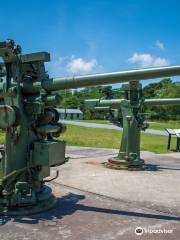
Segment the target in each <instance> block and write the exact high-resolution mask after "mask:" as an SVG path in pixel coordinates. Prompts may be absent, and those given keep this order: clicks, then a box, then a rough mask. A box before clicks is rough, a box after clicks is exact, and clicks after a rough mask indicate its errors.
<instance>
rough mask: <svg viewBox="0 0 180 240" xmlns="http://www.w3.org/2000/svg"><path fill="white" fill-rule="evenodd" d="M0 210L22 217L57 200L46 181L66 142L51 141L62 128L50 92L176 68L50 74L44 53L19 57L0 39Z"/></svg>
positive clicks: (176, 69) (177, 69)
mask: <svg viewBox="0 0 180 240" xmlns="http://www.w3.org/2000/svg"><path fill="white" fill-rule="evenodd" d="M0 57H1V58H2V60H3V61H2V62H1V63H0V80H1V81H0V128H2V129H3V130H4V131H5V134H6V140H5V147H4V148H1V149H0V152H1V159H0V214H1V215H3V214H4V215H24V214H30V213H36V212H40V211H43V210H46V209H49V208H50V207H52V206H53V204H54V203H55V201H56V199H55V197H54V196H53V195H52V193H51V189H50V188H48V187H47V186H46V185H45V182H46V181H47V180H46V179H45V178H46V177H48V176H49V175H50V167H51V166H57V165H61V164H64V163H65V162H66V158H65V142H64V141H60V140H55V137H58V136H60V135H61V134H62V133H63V132H64V131H65V127H64V126H63V125H62V124H61V123H59V115H58V113H57V111H56V109H55V108H54V107H55V106H56V105H57V104H59V103H60V102H61V97H60V95H59V94H57V93H53V92H54V91H58V90H63V89H71V88H79V87H85V86H93V85H99V84H102V85H103V84H107V83H108V84H112V83H120V82H127V81H133V82H134V81H135V82H136V81H138V80H141V79H153V78H158V77H163V76H176V75H180V66H171V67H164V68H152V69H143V70H133V71H125V72H117V73H103V74H94V75H87V76H76V77H75V76H73V77H69V78H54V79H53V78H49V76H48V74H47V72H46V70H45V62H48V61H50V55H49V53H47V52H38V53H31V54H26V55H22V53H21V47H20V46H19V45H16V44H15V43H14V41H13V40H7V41H4V42H0Z"/></svg>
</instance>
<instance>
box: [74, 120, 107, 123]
mask: <svg viewBox="0 0 180 240" xmlns="http://www.w3.org/2000/svg"><path fill="white" fill-rule="evenodd" d="M72 121H75V122H88V123H101V124H108V123H111V122H110V121H109V120H99V119H97V120H72Z"/></svg>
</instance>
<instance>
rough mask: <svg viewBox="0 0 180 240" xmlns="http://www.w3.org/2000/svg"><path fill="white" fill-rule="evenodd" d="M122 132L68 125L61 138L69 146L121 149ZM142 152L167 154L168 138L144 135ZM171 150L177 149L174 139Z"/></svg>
mask: <svg viewBox="0 0 180 240" xmlns="http://www.w3.org/2000/svg"><path fill="white" fill-rule="evenodd" d="M121 136H122V132H120V131H118V130H111V129H97V128H87V127H81V126H75V125H67V131H66V133H65V134H64V135H63V136H62V137H60V139H64V140H66V141H67V144H68V145H73V146H84V147H100V148H101V147H102V148H117V149H118V148H119V145H120V140H121ZM141 136H142V140H141V150H147V151H152V152H155V153H167V152H169V151H167V149H166V145H167V137H165V136H158V135H153V134H145V133H142V135H141ZM171 149H175V139H172V146H171Z"/></svg>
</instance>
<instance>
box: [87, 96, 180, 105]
mask: <svg viewBox="0 0 180 240" xmlns="http://www.w3.org/2000/svg"><path fill="white" fill-rule="evenodd" d="M122 100H123V99H108V100H98V99H87V100H85V103H86V105H87V107H88V106H91V107H93V106H94V107H95V106H108V107H116V106H120V105H121V102H122ZM144 104H145V105H146V106H160V105H178V104H180V98H157V99H145V100H144Z"/></svg>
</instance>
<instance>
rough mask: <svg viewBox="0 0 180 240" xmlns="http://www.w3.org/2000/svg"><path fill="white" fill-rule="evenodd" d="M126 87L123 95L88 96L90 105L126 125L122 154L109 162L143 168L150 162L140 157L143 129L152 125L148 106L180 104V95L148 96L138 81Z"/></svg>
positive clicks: (111, 165)
mask: <svg viewBox="0 0 180 240" xmlns="http://www.w3.org/2000/svg"><path fill="white" fill-rule="evenodd" d="M122 91H123V95H124V98H123V99H113V94H111V96H112V98H111V99H109V98H106V96H105V97H102V98H100V99H88V100H85V103H86V107H87V108H89V109H94V110H95V111H103V112H106V113H109V116H110V120H111V121H112V122H113V123H114V124H115V125H118V126H119V127H122V128H123V134H122V139H121V144H120V150H119V153H118V156H117V157H115V158H111V159H109V160H108V162H107V163H106V166H107V167H109V168H115V169H128V170H143V169H145V167H146V166H145V164H144V160H143V159H141V157H140V143H141V141H140V138H141V131H142V130H143V131H145V130H146V129H147V128H148V127H149V124H148V123H146V122H145V116H144V108H145V106H160V105H163V106H164V105H165V106H166V105H180V98H169V99H145V98H144V97H143V92H142V85H141V84H140V83H138V81H137V82H130V83H129V84H123V85H122V88H121V92H122ZM108 96H109V94H108Z"/></svg>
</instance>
